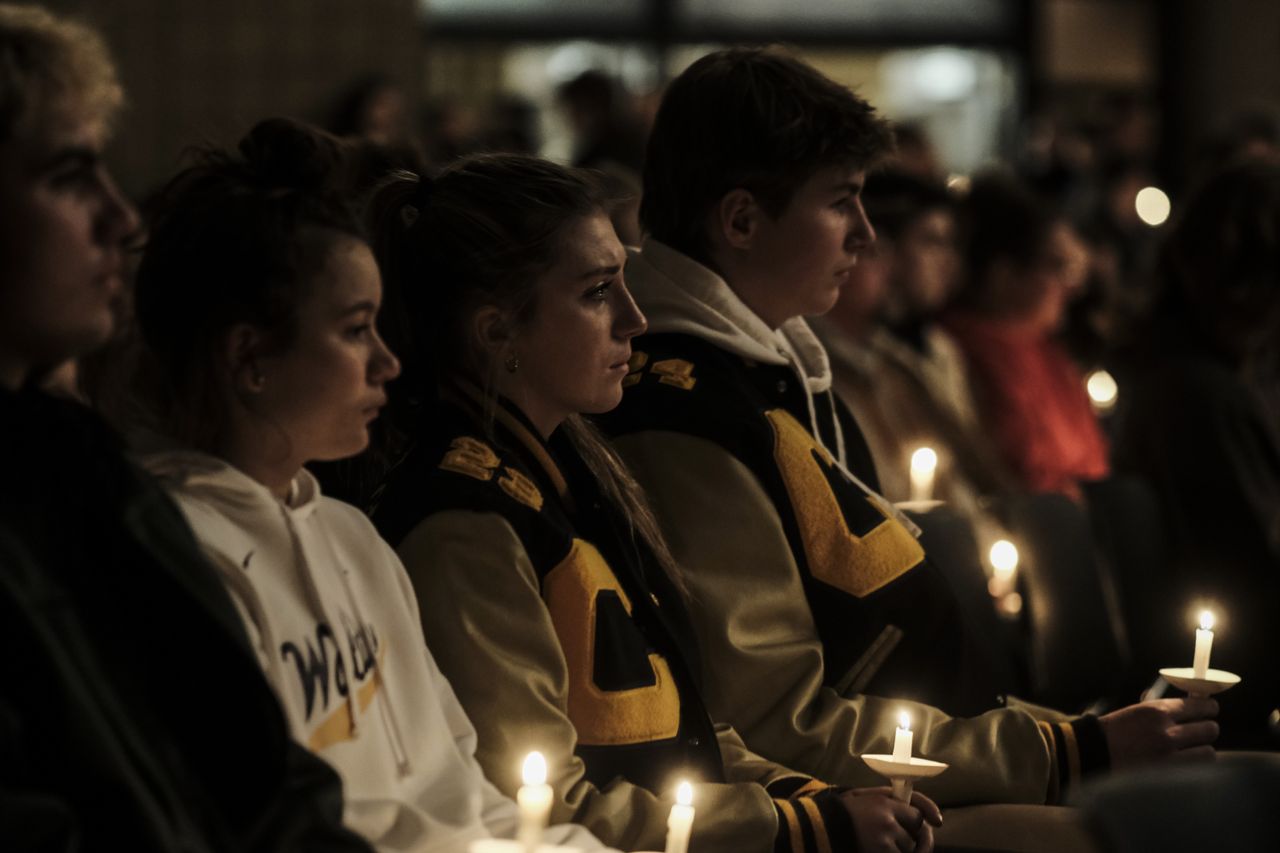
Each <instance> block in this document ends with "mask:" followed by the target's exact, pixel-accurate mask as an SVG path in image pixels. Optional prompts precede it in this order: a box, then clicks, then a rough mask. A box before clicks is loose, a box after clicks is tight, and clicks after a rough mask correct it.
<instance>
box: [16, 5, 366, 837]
mask: <svg viewBox="0 0 1280 853" xmlns="http://www.w3.org/2000/svg"><path fill="white" fill-rule="evenodd" d="M121 98H122V93H121V90H120V86H119V84H118V83H117V80H116V75H115V71H114V69H113V67H112V65H111V62H110V60H109V59H108V57H107V53H106V50H105V48H104V46H103V44H102V42H101V41H100V40H99V38H98V37H97V36H96V35H95V34H94V33H93V32H91V31H90V30H88V29H86V28H85V27H83V26H80V25H77V24H74V23H71V22H68V21H64V20H60V19H58V18H55V17H53V16H52V15H50V14H48V13H47V12H45V11H43V10H41V9H38V8H34V7H17V6H9V5H0V270H3V273H2V274H0V424H3V425H4V442H3V444H2V445H0V471H3V475H2V476H0V647H3V649H4V652H5V653H4V656H3V662H0V685H3V686H0V838H3V839H4V846H5V848H6V849H17V850H29V849H41V850H54V849H57V850H62V849H86V850H95V849H108V848H110V849H121V848H126V849H130V850H157V851H159V850H166V851H168V850H188V851H213V850H232V849H235V850H292V849H307V850H325V851H341V850H367V849H368V848H367V847H366V846H365V845H364V844H363V842H361V841H360V840H359V839H357V838H356V837H355V836H353V835H350V834H349V833H347V832H346V831H345V830H343V829H342V828H341V823H340V819H341V811H342V803H341V791H340V787H339V784H338V779H337V777H336V776H335V775H334V774H333V772H332V771H331V770H329V768H328V767H327V766H325V765H324V764H323V763H322V762H320V761H319V760H318V759H316V758H314V757H312V756H311V755H310V754H309V753H307V752H306V751H305V750H303V749H302V748H301V747H298V746H296V745H294V744H293V743H292V742H291V741H290V740H289V739H288V729H287V728H286V725H285V720H284V717H283V715H282V714H281V711H280V708H279V706H278V705H277V703H276V701H275V698H274V696H273V694H272V693H271V690H270V688H269V687H268V685H267V683H266V681H265V680H264V679H263V678H262V675H261V671H260V670H259V668H258V665H257V662H256V660H255V659H254V657H253V653H252V652H251V651H250V649H249V647H248V643H247V640H246V638H245V636H244V634H243V629H242V628H241V626H240V621H239V619H238V617H237V615H236V613H235V610H234V608H233V606H232V604H231V601H230V599H229V598H228V597H227V595H226V593H225V592H224V591H223V589H222V586H221V584H220V582H219V581H218V578H217V577H216V576H215V575H214V573H213V570H212V569H211V568H210V567H209V566H208V565H207V564H206V563H205V562H204V561H203V559H202V558H201V557H200V556H199V551H198V549H197V546H196V544H195V542H194V540H193V539H192V536H191V532H190V530H189V528H188V527H187V526H186V524H185V523H184V522H183V520H182V516H181V515H180V514H179V512H178V510H177V509H176V508H175V507H174V506H173V504H172V503H170V502H169V501H168V500H167V499H166V498H164V497H163V495H162V494H161V493H160V492H159V490H158V489H156V488H155V487H154V486H152V485H151V483H150V482H149V481H148V480H146V479H144V478H143V477H142V476H141V475H140V474H139V473H138V472H137V471H136V470H135V469H134V468H133V467H132V466H131V465H130V464H129V463H128V462H127V461H126V460H125V458H124V456H123V455H122V454H121V452H120V449H119V446H118V442H117V440H116V438H115V437H114V436H113V435H112V434H111V433H110V431H109V430H108V429H107V428H106V427H105V426H104V425H103V424H102V422H101V421H100V420H99V419H98V418H96V417H95V416H94V415H93V414H92V413H91V412H89V411H88V410H87V409H84V408H82V407H81V406H79V405H78V404H75V403H72V402H68V401H65V400H61V399H58V398H55V397H53V396H50V395H48V394H45V393H43V392H41V391H40V390H38V389H39V388H40V387H41V385H42V384H43V383H44V380H45V378H46V377H47V376H48V374H49V373H51V372H52V371H53V370H55V369H56V368H58V366H59V365H62V364H64V363H66V362H68V361H69V360H71V359H75V358H77V357H79V356H81V355H83V354H85V353H87V352H89V351H90V350H92V349H94V348H96V347H98V346H99V345H101V344H102V343H104V342H105V340H106V339H107V337H108V336H109V335H110V333H111V331H112V328H113V302H114V301H115V300H116V299H117V298H119V296H120V291H121V286H122V284H121V269H122V264H123V254H124V249H125V245H126V241H127V240H128V239H129V238H130V237H131V236H132V235H133V234H134V233H135V232H136V230H137V228H138V220H137V216H136V215H135V213H134V211H133V209H132V207H131V206H130V205H129V203H128V202H127V201H126V200H125V199H124V198H123V197H122V196H121V194H120V192H119V190H117V189H116V187H115V185H114V184H113V183H112V180H111V178H110V176H109V175H108V174H107V172H106V169H105V168H104V166H103V164H102V161H101V152H102V146H103V144H104V142H105V139H106V136H107V129H108V125H109V122H110V119H111V118H112V116H113V114H114V113H115V111H116V109H117V107H118V106H119V104H120V102H121Z"/></svg>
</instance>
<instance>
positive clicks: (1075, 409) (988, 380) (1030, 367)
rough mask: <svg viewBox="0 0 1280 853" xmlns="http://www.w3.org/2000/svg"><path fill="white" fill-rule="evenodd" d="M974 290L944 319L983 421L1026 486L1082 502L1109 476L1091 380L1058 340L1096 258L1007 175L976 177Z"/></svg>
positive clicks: (971, 208)
mask: <svg viewBox="0 0 1280 853" xmlns="http://www.w3.org/2000/svg"><path fill="white" fill-rule="evenodd" d="M961 210H962V228H961V232H962V235H963V243H964V253H965V280H964V281H965V283H964V286H963V288H962V290H961V291H960V292H959V294H958V295H957V299H956V305H955V308H954V309H953V310H952V311H950V312H949V313H948V315H947V317H946V320H945V326H946V328H947V330H948V331H949V332H950V333H951V334H952V335H953V336H954V337H955V340H956V341H957V343H958V344H959V346H960V349H961V350H962V351H963V353H964V356H965V360H966V364H967V366H968V370H969V375H970V377H971V379H972V382H973V386H974V395H975V399H976V401H977V407H978V412H979V417H980V419H981V422H982V424H983V427H984V430H985V431H986V433H987V435H988V436H989V437H990V439H991V441H993V442H994V444H995V448H996V451H997V452H998V454H999V455H1000V457H1001V458H1002V459H1003V460H1004V463H1005V464H1006V465H1007V466H1008V468H1009V469H1010V470H1011V471H1012V472H1013V475H1014V477H1015V479H1016V482H1017V483H1018V485H1019V486H1020V487H1022V488H1024V489H1026V490H1028V491H1032V492H1059V493H1062V494H1065V495H1069V496H1071V497H1077V498H1078V497H1079V496H1080V494H1081V492H1080V484H1081V483H1082V482H1084V481H1090V480H1100V479H1103V478H1105V477H1106V476H1107V474H1108V471H1109V464H1108V461H1107V445H1106V442H1105V440H1104V438H1103V435H1102V431H1101V429H1100V427H1099V425H1098V421H1097V417H1096V416H1095V415H1094V412H1093V409H1092V407H1091V405H1090V403H1089V398H1088V396H1087V395H1086V393H1085V390H1084V376H1083V375H1082V374H1081V371H1080V369H1079V368H1078V367H1077V366H1076V365H1075V364H1074V363H1073V362H1072V360H1071V358H1070V357H1069V356H1068V355H1067V352H1066V350H1065V349H1064V348H1063V347H1062V345H1061V344H1060V343H1059V342H1058V340H1057V339H1056V337H1055V336H1056V334H1057V333H1058V331H1059V329H1060V327H1061V325H1062V322H1063V318H1064V315H1065V311H1066V308H1067V305H1068V303H1069V302H1070V300H1071V299H1072V298H1073V297H1074V296H1075V295H1076V293H1077V291H1078V290H1079V288H1080V287H1081V285H1082V284H1083V282H1084V277H1085V274H1086V271H1087V265H1088V250H1087V248H1086V247H1085V245H1084V243H1083V242H1082V241H1081V240H1080V238H1079V236H1078V235H1077V233H1076V232H1075V230H1074V229H1073V228H1072V226H1071V225H1070V223H1069V222H1067V220H1066V219H1065V218H1064V217H1063V216H1061V215H1060V214H1058V213H1057V212H1055V211H1054V210H1053V209H1051V208H1050V207H1049V206H1048V205H1046V204H1045V203H1044V202H1043V201H1041V200H1040V199H1038V198H1037V197H1036V196H1034V195H1033V194H1032V193H1031V192H1030V190H1028V189H1027V188H1026V187H1025V186H1024V185H1022V184H1020V183H1018V182H1017V181H1016V180H1014V179H1012V178H1010V177H1009V176H1007V175H1003V174H999V173H989V174H985V175H982V176H979V177H978V178H976V179H975V180H974V182H973V184H972V187H971V189H970V191H969V194H968V196H967V197H966V199H965V202H964V204H963V205H962V208H961Z"/></svg>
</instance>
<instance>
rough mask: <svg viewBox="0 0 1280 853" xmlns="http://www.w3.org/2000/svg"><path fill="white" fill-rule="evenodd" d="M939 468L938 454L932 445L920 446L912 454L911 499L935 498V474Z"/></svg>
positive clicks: (925, 499) (924, 499)
mask: <svg viewBox="0 0 1280 853" xmlns="http://www.w3.org/2000/svg"><path fill="white" fill-rule="evenodd" d="M937 470H938V454H937V453H935V452H934V450H933V448H932V447H918V448H916V451H915V453H912V454H911V500H913V501H927V500H932V499H933V475H934V473H935V472H936V471H937Z"/></svg>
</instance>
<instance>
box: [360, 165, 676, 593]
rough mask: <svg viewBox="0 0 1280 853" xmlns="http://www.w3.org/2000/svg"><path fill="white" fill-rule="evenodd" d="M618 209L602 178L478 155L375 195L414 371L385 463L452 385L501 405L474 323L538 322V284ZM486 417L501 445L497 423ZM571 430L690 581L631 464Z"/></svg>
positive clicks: (384, 259)
mask: <svg viewBox="0 0 1280 853" xmlns="http://www.w3.org/2000/svg"><path fill="white" fill-rule="evenodd" d="M609 204H610V199H609V198H608V197H607V196H606V195H605V193H604V192H603V190H602V189H601V188H600V186H599V184H598V183H597V182H596V181H595V180H594V179H593V177H592V176H591V174H590V173H586V172H583V171H580V170H575V169H569V168H566V167H563V166H558V165H556V164H554V163H551V162H549V161H547V160H542V159H539V158H536V157H526V156H523V155H513V154H493V155H482V156H476V157H471V158H467V159H465V160H461V161H459V162H457V163H455V164H453V165H452V166H450V167H448V168H447V169H445V170H444V171H443V172H441V173H440V174H439V175H438V176H437V177H435V178H434V179H431V178H421V177H418V176H416V175H412V174H407V173H401V174H400V175H398V176H396V177H394V178H392V179H391V180H390V181H388V182H387V183H386V184H385V185H384V186H383V187H382V188H381V189H379V190H378V191H377V192H376V193H375V194H374V196H373V199H372V201H371V202H370V205H369V216H368V220H369V223H370V226H369V232H370V234H371V235H372V238H373V245H374V253H375V255H376V256H377V258H378V263H379V265H380V266H381V268H382V275H383V281H384V295H383V305H384V310H383V311H382V313H381V315H380V319H379V325H380V331H381V333H382V335H383V337H384V338H385V339H386V341H387V343H388V345H389V346H390V347H391V349H392V350H393V351H394V352H396V353H397V355H398V356H399V357H400V362H401V367H402V370H401V376H400V379H399V380H398V381H397V382H395V383H394V385H393V386H392V389H391V392H392V399H391V406H390V409H389V412H388V417H387V419H386V420H387V423H386V424H384V425H383V427H382V428H381V430H380V432H379V434H378V435H376V436H375V450H374V454H373V457H372V458H373V460H374V465H375V466H378V465H381V466H382V467H383V468H384V469H385V466H386V465H389V464H391V463H393V461H394V459H395V458H396V456H397V455H398V454H399V453H400V452H401V451H402V449H403V437H404V436H407V435H410V434H412V432H414V431H415V429H416V426H417V425H418V424H419V423H420V422H421V419H422V418H428V417H430V415H431V410H432V409H433V408H434V406H435V400H436V389H437V388H438V387H439V385H440V383H441V382H443V381H446V380H447V379H448V378H449V377H451V376H458V375H461V376H465V377H469V378H472V379H475V380H477V381H478V382H479V384H480V385H481V386H482V387H483V388H484V389H485V397H486V400H487V404H488V407H489V408H491V407H492V405H493V402H494V400H495V394H494V391H493V377H494V375H495V371H496V370H497V369H498V365H497V364H493V363H489V362H490V360H488V359H486V358H485V357H484V354H483V353H481V352H479V350H478V348H477V347H476V346H474V345H473V344H472V342H471V341H470V339H469V338H468V335H467V331H466V330H467V319H468V318H469V317H471V316H473V314H474V312H475V311H476V310H477V309H478V308H480V307H481V306H485V305H493V306H497V307H499V308H502V309H504V310H506V311H508V312H510V313H511V315H512V316H514V317H515V318H516V322H517V323H520V322H525V321H527V320H528V319H529V318H531V317H532V316H533V313H534V312H535V311H536V310H537V298H536V297H537V294H536V293H535V284H536V282H537V281H538V280H539V279H540V278H541V277H542V275H543V274H544V273H545V272H546V271H547V270H548V269H550V268H551V266H552V264H553V263H554V262H555V260H556V257H557V254H558V252H559V251H560V250H561V248H562V246H563V235H564V232H565V229H566V228H568V227H569V226H570V225H572V224H573V223H575V222H578V221H580V220H581V219H582V218H583V217H587V216H591V215H593V214H596V213H602V212H607V208H608V207H609ZM485 420H486V421H488V422H487V423H485V424H484V427H485V429H486V430H488V431H489V432H490V437H492V429H493V423H492V418H491V417H486V418H485ZM560 431H561V433H562V434H563V435H564V436H565V438H566V439H567V440H568V441H569V442H570V443H571V445H572V446H573V448H574V450H575V451H576V452H577V454H578V456H579V457H580V458H581V459H582V461H583V462H584V463H585V464H586V466H587V468H588V469H589V470H590V471H591V473H592V475H593V476H594V477H595V480H596V482H597V484H598V486H599V488H600V491H601V493H602V494H603V496H604V498H605V499H606V500H607V501H609V502H610V503H611V504H612V505H613V506H614V508H615V509H617V510H619V511H620V512H621V513H622V515H623V516H624V517H625V518H626V519H627V520H628V523H629V525H630V528H631V534H632V536H633V537H634V538H635V539H637V540H638V541H639V542H640V543H643V544H644V545H645V546H646V547H647V548H648V549H649V550H650V551H651V552H652V553H653V554H654V555H655V556H656V557H657V559H658V561H659V562H660V563H661V565H662V567H663V568H664V569H665V570H666V571H667V573H668V575H669V576H670V577H671V578H672V579H673V580H674V581H675V582H676V583H677V584H678V583H679V580H678V575H677V574H676V573H675V571H674V561H673V560H672V558H671V552H670V550H669V549H668V547H667V544H666V541H665V539H664V538H663V536H662V533H661V531H660V530H659V527H658V523H657V520H656V519H655V518H654V515H653V512H652V510H651V509H650V508H649V504H648V502H647V501H646V499H645V497H644V494H643V492H642V490H641V489H640V486H639V484H637V483H636V481H635V478H633V477H632V476H631V474H630V473H629V472H628V471H627V469H626V466H625V465H623V463H622V460H621V459H619V458H618V455H617V454H616V453H615V452H614V451H613V449H612V448H611V447H610V446H609V445H608V443H607V442H606V441H605V439H604V437H603V436H602V435H601V434H600V432H599V431H598V430H597V429H596V428H595V427H593V426H592V425H591V424H590V423H589V422H588V421H587V420H586V419H585V418H583V417H581V416H578V415H573V416H570V417H569V418H567V419H566V420H565V422H564V423H563V424H561V426H560Z"/></svg>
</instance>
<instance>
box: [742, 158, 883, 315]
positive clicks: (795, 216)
mask: <svg viewBox="0 0 1280 853" xmlns="http://www.w3.org/2000/svg"><path fill="white" fill-rule="evenodd" d="M865 180H866V173H865V172H864V171H862V170H860V169H855V168H852V167H842V166H833V167H828V168H824V169H819V170H818V171H817V172H815V173H814V174H813V175H811V176H810V177H809V179H808V180H806V181H805V182H804V183H803V184H801V185H800V187H799V188H797V189H796V191H795V193H794V194H793V195H792V197H791V200H790V202H788V204H787V206H786V207H785V208H784V209H783V211H782V212H781V213H780V214H779V215H778V216H777V217H776V218H775V217H771V216H768V215H767V214H766V215H762V216H761V217H760V218H759V220H758V223H757V228H756V233H755V234H754V235H753V239H752V244H751V249H750V259H749V263H750V265H751V267H752V268H753V274H752V281H751V282H750V283H746V282H740V283H738V284H739V286H742V285H743V284H745V285H746V286H747V287H750V288H751V291H752V292H750V293H739V296H742V297H743V301H745V302H746V303H747V304H748V305H750V306H751V307H752V308H753V309H754V310H755V311H756V313H757V314H759V315H760V316H761V318H762V319H764V320H765V321H766V322H767V323H769V324H770V325H772V326H775V327H776V326H779V325H781V324H782V323H783V322H784V321H785V320H788V319H790V318H792V317H799V316H816V315H820V314H825V313H827V312H828V311H830V310H831V308H832V306H833V305H835V303H836V299H837V298H838V297H839V295H840V289H841V288H842V287H844V286H845V285H846V284H847V283H848V281H849V277H850V274H851V273H852V272H853V268H854V266H855V265H856V264H857V263H858V257H859V255H860V254H861V253H862V252H863V251H864V250H866V249H867V247H868V246H870V245H871V244H872V243H873V242H874V241H875V237H876V235H875V231H874V230H872V228H871V223H870V222H868V221H867V215H866V212H865V211H864V210H863V209H862V185H863V183H864V182H865Z"/></svg>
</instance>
